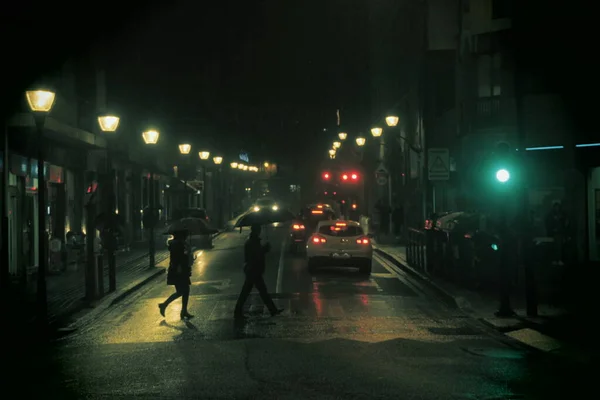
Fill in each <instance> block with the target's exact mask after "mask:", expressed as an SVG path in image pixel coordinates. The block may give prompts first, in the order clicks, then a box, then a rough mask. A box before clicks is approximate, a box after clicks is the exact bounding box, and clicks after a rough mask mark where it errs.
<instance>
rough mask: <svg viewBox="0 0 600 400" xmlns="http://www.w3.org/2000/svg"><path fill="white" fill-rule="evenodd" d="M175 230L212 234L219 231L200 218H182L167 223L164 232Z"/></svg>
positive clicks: (195, 233) (194, 233)
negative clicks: (169, 223) (167, 225)
mask: <svg viewBox="0 0 600 400" xmlns="http://www.w3.org/2000/svg"><path fill="white" fill-rule="evenodd" d="M175 232H188V233H189V234H190V235H212V234H215V233H217V232H219V231H218V230H217V229H214V228H211V227H209V226H208V224H207V223H206V221H205V220H203V219H201V218H182V219H180V220H178V221H175V222H173V223H172V224H171V225H169V227H168V228H167V231H166V232H165V234H166V235H170V234H173V233H175Z"/></svg>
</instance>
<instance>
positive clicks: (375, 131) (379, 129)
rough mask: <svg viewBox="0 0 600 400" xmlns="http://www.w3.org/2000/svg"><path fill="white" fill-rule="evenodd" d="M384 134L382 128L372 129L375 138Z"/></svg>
mask: <svg viewBox="0 0 600 400" xmlns="http://www.w3.org/2000/svg"><path fill="white" fill-rule="evenodd" d="M382 134H383V129H381V128H372V129H371V135H373V137H375V138H378V137H380V136H381V135H382Z"/></svg>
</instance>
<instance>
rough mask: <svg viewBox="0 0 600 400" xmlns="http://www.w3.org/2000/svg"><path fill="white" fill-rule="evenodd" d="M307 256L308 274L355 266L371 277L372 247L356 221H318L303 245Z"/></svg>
mask: <svg viewBox="0 0 600 400" xmlns="http://www.w3.org/2000/svg"><path fill="white" fill-rule="evenodd" d="M306 256H307V261H308V269H309V271H311V272H313V271H314V270H315V269H316V268H317V267H319V266H323V265H325V266H352V267H358V268H359V271H360V272H361V273H363V274H370V273H371V269H372V261H373V246H372V244H371V239H370V238H369V237H368V236H367V235H365V233H364V231H363V228H362V227H361V226H360V224H359V223H358V222H355V221H343V220H328V221H321V222H319V223H318V225H317V229H316V232H315V233H314V234H312V235H311V236H310V238H309V239H308V242H307V243H306Z"/></svg>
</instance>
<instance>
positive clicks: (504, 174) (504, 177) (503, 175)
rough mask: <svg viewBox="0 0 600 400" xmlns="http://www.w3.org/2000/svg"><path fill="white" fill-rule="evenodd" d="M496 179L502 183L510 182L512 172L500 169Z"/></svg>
mask: <svg viewBox="0 0 600 400" xmlns="http://www.w3.org/2000/svg"><path fill="white" fill-rule="evenodd" d="M496 179H497V180H498V182H500V183H505V182H508V180H509V179H510V172H508V171H507V170H505V169H499V170H498V171H496Z"/></svg>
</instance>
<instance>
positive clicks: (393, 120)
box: [385, 115, 399, 127]
mask: <svg viewBox="0 0 600 400" xmlns="http://www.w3.org/2000/svg"><path fill="white" fill-rule="evenodd" d="M398 120H399V118H398V117H397V116H395V115H389V116H387V117H385V123H386V124H387V126H390V127H394V126H396V125H398Z"/></svg>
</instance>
